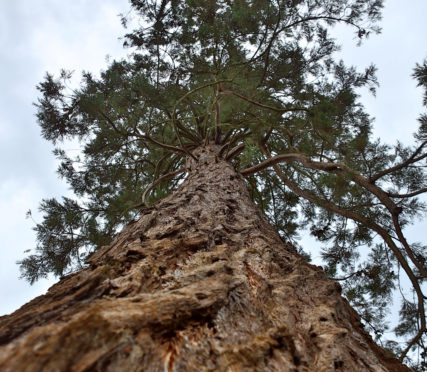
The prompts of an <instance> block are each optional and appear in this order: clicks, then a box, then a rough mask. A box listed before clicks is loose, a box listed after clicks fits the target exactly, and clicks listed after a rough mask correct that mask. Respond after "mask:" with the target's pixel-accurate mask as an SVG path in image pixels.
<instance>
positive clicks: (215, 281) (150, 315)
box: [0, 146, 409, 372]
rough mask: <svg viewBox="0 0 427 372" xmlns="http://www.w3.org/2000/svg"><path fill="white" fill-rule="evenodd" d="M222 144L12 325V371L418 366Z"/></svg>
mask: <svg viewBox="0 0 427 372" xmlns="http://www.w3.org/2000/svg"><path fill="white" fill-rule="evenodd" d="M216 151H217V149H216V148H215V147H214V146H210V147H206V148H204V149H199V150H198V153H197V156H198V158H199V160H198V162H197V163H196V162H195V161H194V160H191V161H189V164H188V168H189V175H188V178H187V180H186V181H185V182H184V183H183V184H182V185H181V186H180V187H179V189H178V190H177V191H176V192H175V193H174V194H173V195H171V196H169V197H167V198H166V199H164V200H162V201H161V202H159V203H158V204H157V205H156V207H155V208H152V209H151V210H150V211H149V212H147V213H146V214H145V215H143V216H142V218H141V219H140V220H139V221H138V222H135V223H133V224H130V225H128V226H127V227H126V228H124V229H123V231H122V232H121V233H120V234H119V235H118V236H117V237H116V238H115V240H114V241H113V243H112V244H111V245H110V246H107V247H103V248H102V249H101V250H99V251H98V252H97V253H95V254H94V255H93V256H92V257H91V258H90V260H89V264H90V266H89V267H88V268H86V269H84V270H81V271H79V272H77V273H75V274H72V275H69V276H67V277H65V278H63V279H61V280H60V282H59V283H58V284H55V285H54V286H53V287H52V288H50V290H49V292H48V293H47V294H46V295H44V296H40V297H38V298H36V299H34V300H33V301H31V302H30V303H28V304H26V305H24V306H23V307H22V308H21V309H19V310H17V311H16V312H15V313H13V314H11V315H9V316H5V317H2V318H0V345H1V347H0V370H1V371H13V372H15V371H89V370H99V371H118V370H123V371H335V370H342V371H405V370H409V369H408V368H406V367H405V366H403V365H402V364H400V363H399V362H398V361H397V360H395V359H393V358H391V357H388V356H387V354H386V353H385V352H384V351H383V350H382V349H381V348H379V347H378V346H377V345H376V344H375V343H374V342H373V341H372V339H371V337H370V336H369V335H368V334H367V333H366V332H365V331H364V330H363V327H362V325H361V323H360V320H359V317H358V315H357V314H356V313H355V311H354V310H353V309H352V308H351V307H350V306H349V304H348V303H347V301H346V300H345V299H343V298H342V297H341V296H340V286H339V285H338V284H337V283H335V282H333V281H331V280H328V279H327V278H326V276H325V274H324V273H323V271H322V269H321V268H319V267H317V266H313V265H310V264H308V263H306V262H305V261H304V260H303V259H302V258H301V257H299V256H298V255H297V254H296V253H294V252H293V251H292V249H290V247H288V246H286V245H285V244H284V243H283V242H282V241H281V240H280V238H279V236H278V234H277V233H276V232H275V231H274V230H273V228H272V227H271V226H270V225H269V224H268V223H267V222H266V220H265V218H264V217H263V216H262V214H261V213H260V212H259V211H258V210H257V208H256V207H255V206H254V205H253V203H252V202H251V200H250V198H249V195H248V192H247V190H246V186H245V183H244V181H243V179H242V177H241V176H240V175H239V174H238V173H236V171H235V170H234V169H233V167H232V166H231V165H230V164H229V163H227V162H225V161H224V160H221V159H218V156H217V153H216Z"/></svg>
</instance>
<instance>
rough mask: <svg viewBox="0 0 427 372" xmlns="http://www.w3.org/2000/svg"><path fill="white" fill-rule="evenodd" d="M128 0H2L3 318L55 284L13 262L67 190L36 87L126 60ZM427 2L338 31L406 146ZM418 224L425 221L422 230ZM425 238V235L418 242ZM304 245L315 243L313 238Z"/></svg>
mask: <svg viewBox="0 0 427 372" xmlns="http://www.w3.org/2000/svg"><path fill="white" fill-rule="evenodd" d="M127 9H128V4H127V1H126V0H91V1H88V0H86V1H85V0H73V1H70V2H66V1H60V0H31V1H29V0H14V1H2V2H1V4H0V63H1V69H0V82H1V88H2V89H1V93H0V94H1V99H0V156H1V158H0V159H1V160H0V174H1V178H0V236H1V241H2V245H1V246H2V247H1V253H2V258H1V261H0V315H2V314H6V313H10V312H12V311H14V310H16V309H17V308H19V307H20V306H22V305H23V304H24V303H26V302H28V301H29V300H31V299H32V298H34V297H35V296H37V295H40V294H42V293H44V292H45V291H46V290H47V288H48V287H49V286H50V285H52V284H53V282H54V281H53V280H52V279H50V280H41V281H39V282H38V283H36V284H35V285H33V286H30V285H29V284H28V283H26V282H25V281H23V280H19V279H18V277H19V270H18V266H17V265H16V264H15V262H16V261H17V260H19V259H22V258H23V257H24V251H25V250H27V249H31V248H33V247H34V246H35V236H34V233H33V231H32V227H33V222H32V221H31V220H27V219H25V213H26V211H27V210H28V209H31V210H32V211H33V215H34V218H35V219H36V220H40V219H41V218H40V216H39V215H38V214H37V209H38V204H39V202H40V200H41V199H42V198H49V197H59V196H61V195H63V194H65V193H67V192H68V191H67V186H66V185H65V184H64V183H63V182H62V181H61V180H59V179H58V178H57V176H56V173H55V170H56V167H57V163H56V161H55V159H54V157H53V155H52V154H51V151H52V146H51V144H49V143H47V142H46V141H44V140H43V139H42V138H41V137H40V130H39V128H38V126H37V124H36V120H35V116H34V114H35V108H34V107H33V106H32V102H35V101H36V99H37V91H36V89H35V86H36V84H37V83H39V82H40V81H41V80H42V78H43V75H44V74H45V72H46V71H49V72H51V73H57V72H58V71H59V70H60V69H61V68H65V69H70V70H75V72H76V75H77V76H78V75H79V74H80V72H81V71H82V70H88V71H92V72H99V71H100V70H101V69H102V68H104V67H105V65H106V62H105V57H106V55H107V54H109V55H111V56H112V57H117V56H121V55H124V52H123V50H122V48H121V42H120V41H119V40H118V37H119V36H121V35H122V34H123V30H122V28H121V25H120V19H119V17H118V16H117V15H118V14H119V13H121V12H125V11H126V10H127ZM426 15H427V1H425V0H412V1H410V2H403V1H400V0H388V1H386V7H385V11H384V19H383V22H382V28H383V33H382V34H381V35H373V36H372V37H371V38H370V39H369V40H368V41H366V42H365V43H364V44H363V45H362V46H361V47H356V41H355V40H353V36H352V34H348V33H346V32H343V31H342V30H341V29H339V30H337V32H336V35H337V38H338V39H339V40H342V42H343V43H344V47H343V50H342V53H341V55H342V57H343V58H344V60H345V62H346V63H347V64H354V65H356V66H359V67H360V68H363V67H366V66H367V65H369V64H370V63H372V62H373V63H375V64H376V65H377V67H378V78H379V81H380V84H381V87H380V89H378V92H377V97H376V98H374V97H372V96H370V95H369V94H368V92H365V93H366V94H364V96H363V97H362V100H363V102H364V103H365V105H366V107H367V111H368V112H369V113H370V114H371V115H372V116H374V117H376V119H377V120H376V123H375V130H374V133H375V135H376V136H380V137H381V138H382V139H383V140H384V141H386V142H389V143H393V142H395V141H396V140H397V139H399V140H400V141H403V142H405V143H407V144H409V143H411V141H412V133H413V132H414V131H415V129H416V126H417V121H416V118H417V116H418V115H419V113H420V112H421V91H420V89H416V87H415V85H416V83H415V81H414V80H413V79H411V77H410V75H411V74H412V69H413V67H414V66H415V63H416V62H421V61H422V60H423V58H425V57H427V38H426V35H427V23H426V21H425V19H426ZM424 228H425V224H424ZM410 238H411V239H410V240H422V239H423V231H422V223H420V224H418V225H417V226H415V227H414V228H411V230H410ZM424 242H425V238H424ZM303 244H310V245H313V244H314V243H313V242H312V241H311V240H310V239H304V240H303Z"/></svg>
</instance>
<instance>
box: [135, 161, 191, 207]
mask: <svg viewBox="0 0 427 372" xmlns="http://www.w3.org/2000/svg"><path fill="white" fill-rule="evenodd" d="M186 169H187V168H180V169H178V170H176V171H173V172H169V173H166V174H164V175H163V176H161V177H159V178H158V179H157V180H155V181H154V182H153V183H151V184H150V185H149V186H148V187H147V188H146V189H145V191H144V193H143V194H142V198H141V206H145V205H146V203H145V200H146V198H147V195H148V193H149V192H150V191H151V190H152V189H153V188H154V187H156V186H157V185H158V184H159V183H161V182H163V181H164V180H167V179H169V178H172V177H175V176H176V175H178V174H180V173H183V172H185V170H186Z"/></svg>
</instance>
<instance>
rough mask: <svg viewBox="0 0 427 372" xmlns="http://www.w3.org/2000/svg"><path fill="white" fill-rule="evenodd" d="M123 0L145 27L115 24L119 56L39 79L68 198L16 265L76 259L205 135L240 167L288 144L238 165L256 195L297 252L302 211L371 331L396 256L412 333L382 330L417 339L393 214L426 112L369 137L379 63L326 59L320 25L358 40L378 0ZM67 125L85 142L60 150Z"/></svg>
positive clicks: (385, 299) (419, 325)
mask: <svg viewBox="0 0 427 372" xmlns="http://www.w3.org/2000/svg"><path fill="white" fill-rule="evenodd" d="M130 2H131V6H132V11H133V13H130V14H131V15H130V16H129V17H130V18H131V17H138V20H139V22H138V24H140V25H144V26H143V27H140V28H137V29H135V30H132V31H129V32H128V33H127V34H126V35H125V38H124V44H125V46H126V47H128V48H130V51H131V54H130V55H129V57H128V58H127V59H126V60H121V61H113V62H112V63H111V64H110V65H109V66H108V68H107V69H106V70H105V71H102V72H101V74H100V76H99V77H95V76H94V75H92V74H91V73H87V72H86V73H84V74H83V78H82V81H81V84H80V87H79V88H78V89H76V90H71V89H69V88H67V86H68V85H67V81H68V80H69V79H70V77H71V74H70V73H68V72H65V71H62V72H61V73H60V75H59V78H55V77H54V76H53V75H50V74H47V75H46V77H45V80H44V81H43V82H42V83H40V84H39V85H38V89H39V91H40V99H39V101H38V103H37V104H36V106H37V118H38V121H39V124H40V126H41V128H42V135H43V136H44V138H46V139H47V140H49V141H51V142H53V143H55V144H57V145H58V148H57V149H56V150H55V155H56V156H57V157H58V159H59V160H60V166H59V169H58V173H59V175H60V176H61V177H63V178H64V179H65V180H66V181H67V182H68V184H69V185H70V187H71V188H72V190H73V191H74V193H75V195H76V198H77V199H76V200H71V199H66V198H64V199H63V201H62V202H58V201H56V200H54V199H51V200H44V201H43V202H42V204H41V211H42V212H43V214H44V220H43V222H42V223H39V224H37V226H36V228H35V229H36V231H37V239H38V246H37V249H36V253H35V254H33V255H31V256H29V257H27V258H25V259H23V260H22V261H21V262H20V264H21V269H22V272H23V276H24V277H25V278H27V279H28V280H29V281H30V282H34V281H35V280H37V279H38V278H40V277H43V276H46V275H47V274H48V273H51V272H52V273H54V274H56V275H63V274H65V273H67V272H69V271H70V270H73V269H74V268H76V267H79V266H80V265H84V260H85V258H87V257H88V255H90V254H91V253H92V252H94V251H95V250H96V249H99V247H101V246H102V245H104V244H108V242H109V241H110V239H111V238H112V237H113V235H114V233H116V232H117V231H118V230H120V228H121V227H122V226H123V225H124V224H126V223H127V222H129V221H130V220H132V219H133V218H135V217H137V215H138V212H139V209H141V208H145V206H146V204H152V203H155V202H156V200H159V199H160V198H162V197H164V196H165V195H167V194H168V193H170V192H171V191H172V190H173V189H174V188H175V187H176V186H177V184H178V183H179V182H180V181H181V180H182V178H183V177H184V175H183V173H179V172H178V170H179V169H181V168H182V167H183V166H184V164H185V158H186V157H187V156H189V154H190V153H191V151H193V150H194V149H195V148H197V147H199V146H202V145H203V144H205V143H216V144H218V145H221V146H222V148H223V150H224V151H223V154H224V156H225V157H228V158H229V160H230V161H231V162H233V164H234V165H235V167H236V168H237V169H241V170H243V169H245V168H250V167H251V166H254V165H256V164H259V163H262V162H263V161H264V160H266V159H267V158H271V157H274V156H277V155H284V154H288V155H292V161H291V160H287V161H283V162H280V163H274V166H269V167H267V166H266V167H264V168H263V167H261V168H260V171H259V172H258V173H257V174H255V175H250V176H248V177H247V183H248V188H249V191H250V194H251V196H252V198H253V200H254V201H255V202H256V203H257V205H258V206H259V207H260V208H261V209H262V210H263V211H264V212H265V214H266V215H267V216H268V218H269V219H270V221H271V222H272V224H273V225H274V226H276V228H277V229H278V231H279V233H280V234H281V236H282V237H283V239H284V240H286V241H288V242H292V243H293V244H294V245H295V246H297V248H298V249H299V250H300V251H301V252H302V250H301V247H298V245H297V238H298V233H299V227H300V225H301V224H302V225H303V226H305V227H307V228H308V229H309V230H310V232H311V234H312V235H313V236H315V237H316V238H317V239H318V240H319V241H321V242H323V245H324V247H323V248H322V252H321V255H322V257H323V259H324V261H325V270H326V272H327V273H328V275H330V276H331V277H334V278H336V279H337V280H340V282H342V284H343V288H344V293H345V295H346V296H347V298H348V299H349V300H350V302H351V303H352V305H353V306H355V307H356V308H357V309H358V311H359V312H360V314H361V315H362V318H363V320H364V321H365V323H366V324H367V325H368V326H369V328H370V329H371V330H372V332H373V333H374V335H376V336H377V337H379V338H380V337H382V336H383V335H384V334H385V331H386V329H387V324H386V322H385V319H386V315H387V311H388V310H387V309H388V306H389V304H390V302H391V298H392V294H393V289H394V288H396V287H397V285H398V282H399V275H397V274H396V273H397V272H399V270H400V269H403V271H405V273H406V275H408V277H409V278H410V280H411V284H412V286H413V288H414V290H415V294H416V296H415V297H416V300H415V301H413V302H411V305H409V302H408V301H404V308H402V312H401V322H400V325H399V326H398V327H397V329H396V332H397V334H398V335H400V336H405V337H406V336H409V338H410V337H412V336H414V335H415V338H413V339H412V341H411V343H410V344H409V346H408V348H407V349H405V348H400V349H399V348H398V347H396V344H393V343H392V342H389V343H388V344H387V345H388V347H389V348H390V350H392V351H393V352H398V351H399V352H402V353H403V356H405V355H406V354H407V352H408V350H409V349H411V348H412V347H415V346H418V347H422V346H423V342H425V340H424V337H425V335H424V332H425V320H424V323H423V318H425V313H424V310H423V306H424V305H423V304H424V298H423V295H422V292H421V287H420V286H421V284H422V281H423V279H424V277H425V270H426V260H425V248H424V247H423V246H422V245H420V244H419V245H417V244H416V243H412V244H409V243H407V242H406V240H405V238H404V235H403V232H402V229H403V228H404V227H405V226H407V225H408V224H410V223H411V222H412V221H413V220H414V218H418V217H420V216H421V215H422V214H423V213H424V211H425V206H424V204H423V203H422V201H421V200H419V199H418V196H419V195H421V194H422V193H424V192H425V191H426V189H427V181H426V177H425V171H424V169H425V165H423V161H424V162H425V159H426V156H427V155H426V152H425V145H426V143H427V142H426V133H427V130H426V128H427V119H426V115H423V116H421V117H420V119H419V121H420V129H419V131H418V132H417V134H416V135H415V139H416V143H415V145H414V147H407V146H403V145H402V144H399V143H397V144H396V145H395V146H393V147H392V146H388V145H384V144H381V143H380V142H379V141H378V140H374V139H373V138H372V135H371V132H372V120H371V118H370V117H369V116H368V115H367V114H366V113H365V112H364V109H363V107H362V106H361V105H360V103H359V102H358V90H359V89H360V88H362V87H366V88H368V89H370V90H371V91H372V92H373V93H375V87H376V86H377V81H376V78H375V67H373V66H369V67H368V68H366V69H365V71H362V72H360V71H357V70H356V69H355V68H353V67H347V66H345V64H344V63H343V62H342V61H336V60H334V52H335V51H336V50H338V45H337V44H336V41H335V40H334V39H333V38H331V37H330V35H329V33H328V31H329V29H330V27H332V26H333V25H335V24H337V23H344V24H347V25H348V26H349V27H351V28H353V30H354V31H355V33H356V35H357V37H358V38H359V40H363V39H364V38H365V37H367V36H368V35H369V34H370V33H372V32H377V31H378V30H379V28H378V26H377V22H378V21H379V19H380V11H381V8H382V1H381V0H368V1H358V0H334V1H332V0H330V1H329V0H325V1H314V0H277V1H267V0H259V1H258V0H257V1H249V0H223V1H221V0H219V1H215V2H213V1H202V0H186V1H176V0H162V1H155V0H131V1H130ZM128 20H129V19H126V18H123V20H122V21H123V24H124V26H127V25H128V23H129V22H128ZM426 71H427V66H426V62H425V61H424V62H423V64H421V65H417V66H416V68H415V72H414V77H415V78H416V79H417V80H418V82H419V85H420V86H421V87H423V88H424V89H426V91H427V84H426ZM426 97H427V96H425V99H424V103H425V104H426V105H427V98H426ZM68 140H78V141H79V142H80V143H81V153H80V154H79V155H78V156H77V157H72V156H70V155H69V154H68V153H67V152H66V151H65V150H64V149H63V147H64V146H63V145H64V143H66V141H68ZM287 159H290V158H287ZM165 175H170V176H171V177H170V178H168V177H164V178H162V182H160V183H156V184H155V187H154V188H153V190H151V193H150V194H149V195H148V197H147V198H146V199H145V200H141V196H142V195H143V194H144V190H146V189H147V187H149V186H150V185H151V184H152V183H153V182H154V181H155V180H156V179H158V178H159V177H161V176H165ZM378 237H380V238H382V239H383V240H384V243H381V244H380V243H379V241H378ZM411 306H412V307H411ZM411 317H412V318H411ZM410 319H412V320H410Z"/></svg>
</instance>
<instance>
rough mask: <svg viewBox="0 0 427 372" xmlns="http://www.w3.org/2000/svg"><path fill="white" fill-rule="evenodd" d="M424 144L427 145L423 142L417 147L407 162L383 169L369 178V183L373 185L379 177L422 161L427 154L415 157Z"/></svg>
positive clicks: (426, 142)
mask: <svg viewBox="0 0 427 372" xmlns="http://www.w3.org/2000/svg"><path fill="white" fill-rule="evenodd" d="M426 144H427V141H424V142H423V143H422V144H421V145H420V146H418V148H417V149H416V150H415V151H414V153H413V154H412V155H411V156H410V157H409V158H408V159H407V160H405V161H404V162H402V163H400V164H397V165H395V166H394V167H391V168H388V169H385V170H383V171H381V172H378V173H377V174H375V175H373V176H372V177H370V178H369V181H370V182H371V183H374V182H375V181H376V180H378V179H379V178H381V177H384V176H385V175H387V174H389V173H392V172H394V171H396V170H399V169H402V168H404V167H406V166H408V165H409V164H413V163H416V162H417V161H420V160H422V159H424V158H425V157H427V153H426V154H423V155H421V156H419V157H416V156H417V155H418V154H419V153H420V152H421V150H422V149H423V147H424V146H425V145H426Z"/></svg>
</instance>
